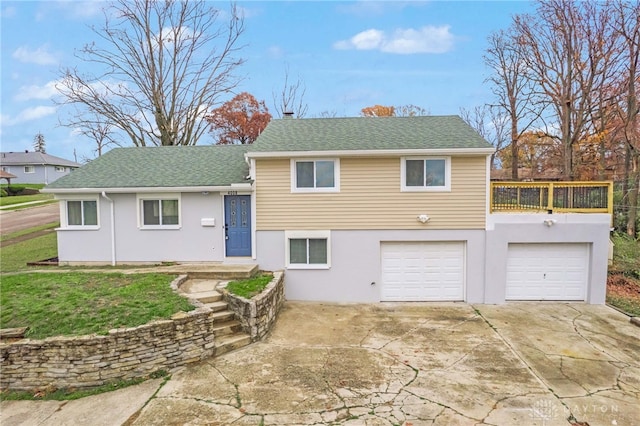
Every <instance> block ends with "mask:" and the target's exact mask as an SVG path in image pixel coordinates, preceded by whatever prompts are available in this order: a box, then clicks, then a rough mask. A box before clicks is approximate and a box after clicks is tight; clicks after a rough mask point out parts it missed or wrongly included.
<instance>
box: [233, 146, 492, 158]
mask: <svg viewBox="0 0 640 426" xmlns="http://www.w3.org/2000/svg"><path fill="white" fill-rule="evenodd" d="M495 151H496V149H495V148H493V147H491V148H419V149H370V150H327V151H249V152H247V153H245V157H247V158H301V157H389V156H398V157H406V156H411V155H422V156H429V155H446V156H451V157H454V156H457V155H465V156H466V155H491V154H492V153H494V152H495Z"/></svg>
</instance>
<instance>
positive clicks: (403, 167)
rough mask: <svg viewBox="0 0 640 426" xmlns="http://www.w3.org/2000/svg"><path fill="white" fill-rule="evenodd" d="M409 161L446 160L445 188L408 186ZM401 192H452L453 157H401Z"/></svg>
mask: <svg viewBox="0 0 640 426" xmlns="http://www.w3.org/2000/svg"><path fill="white" fill-rule="evenodd" d="M407 160H422V161H423V162H424V161H425V160H444V185H443V186H407V185H406V176H407V170H406V161H407ZM400 191H401V192H451V157H432V156H420V157H400Z"/></svg>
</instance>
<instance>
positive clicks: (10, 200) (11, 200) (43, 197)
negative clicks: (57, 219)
mask: <svg viewBox="0 0 640 426" xmlns="http://www.w3.org/2000/svg"><path fill="white" fill-rule="evenodd" d="M47 200H53V194H35V195H16V196H14V197H0V206H10V205H13V204H20V203H28V202H30V201H47Z"/></svg>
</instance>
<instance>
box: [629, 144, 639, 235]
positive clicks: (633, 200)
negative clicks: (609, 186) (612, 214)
mask: <svg viewBox="0 0 640 426" xmlns="http://www.w3.org/2000/svg"><path fill="white" fill-rule="evenodd" d="M639 160H640V156H639V155H638V154H637V153H635V152H634V154H633V158H632V159H631V163H632V171H631V173H630V182H629V184H630V188H629V193H628V196H627V202H628V205H629V213H628V216H627V235H629V236H631V237H633V238H637V236H636V232H637V229H636V218H637V217H638V192H639V190H640V170H638V162H639Z"/></svg>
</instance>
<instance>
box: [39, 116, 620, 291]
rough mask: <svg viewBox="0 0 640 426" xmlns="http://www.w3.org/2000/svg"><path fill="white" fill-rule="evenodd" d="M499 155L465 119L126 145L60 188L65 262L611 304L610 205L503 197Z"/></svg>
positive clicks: (317, 285) (352, 122)
mask: <svg viewBox="0 0 640 426" xmlns="http://www.w3.org/2000/svg"><path fill="white" fill-rule="evenodd" d="M493 151H494V149H493V147H492V146H491V145H490V144H488V143H487V142H486V141H485V140H484V139H483V138H482V137H480V136H479V135H478V134H477V133H476V132H475V131H474V130H473V129H472V128H470V127H469V126H468V125H467V124H466V123H464V121H463V120H462V119H460V118H459V117H457V116H427V117H377V118H332V119H293V118H289V119H286V118H285V119H282V120H273V121H272V122H271V123H270V124H269V125H268V126H267V128H266V129H265V130H264V131H263V133H262V134H261V135H260V137H259V138H258V140H257V141H256V143H255V144H253V145H251V146H197V147H157V148H118V149H114V150H112V151H110V152H109V153H107V154H106V155H103V156H102V157H100V158H99V159H97V160H95V161H93V162H91V163H90V164H88V165H86V166H84V167H82V168H81V169H79V170H78V171H76V172H74V173H73V174H72V175H70V176H68V177H66V178H64V179H60V180H58V181H57V182H55V183H53V184H51V185H49V187H47V189H46V190H47V191H48V192H53V193H54V194H55V195H56V197H57V198H58V199H60V200H61V203H60V208H61V227H60V229H59V230H58V250H59V256H58V257H59V259H60V262H62V263H68V264H104V263H111V264H128V263H158V262H161V261H175V262H212V263H231V264H233V263H257V264H258V265H259V266H260V268H261V269H264V270H279V269H284V270H285V271H286V272H285V276H286V279H285V282H286V296H287V298H288V299H290V300H316V301H332V302H377V301H467V302H472V303H502V302H504V301H505V300H581V301H587V302H589V303H604V297H605V281H606V270H607V253H608V247H609V246H608V242H609V226H610V215H609V214H608V213H607V211H608V210H607V208H608V206H607V205H605V206H604V208H600V210H596V211H603V212H604V213H594V214H579V213H570V212H569V211H570V209H564V210H563V209H562V208H560V209H559V210H558V212H556V211H554V209H555V207H554V205H558V204H557V203H556V202H555V201H554V200H553V198H554V197H555V196H556V192H557V191H556V192H554V191H555V190H553V188H552V190H551V198H549V197H548V194H549V192H548V191H549V189H548V188H547V187H545V186H544V185H543V184H538V186H536V187H533V188H526V189H522V188H519V187H518V186H517V184H513V185H512V186H509V187H495V188H494V187H493V186H492V185H491V184H490V181H489V158H490V155H491V153H493ZM141 165H144V166H141ZM605 186H606V184H605ZM598 188H600V187H598ZM607 188H609V187H607ZM609 189H610V188H609ZM545 191H547V192H545ZM571 191H572V194H573V189H572V190H571ZM598 191H600V189H598ZM578 192H579V191H578ZM535 194H537V199H538V201H540V200H542V199H543V198H544V200H543V201H545V203H544V205H540V206H538V204H536V206H538V208H537V210H536V211H535V213H513V212H512V211H511V210H514V209H516V208H519V207H522V206H527V207H531V206H532V205H533V204H535V203H532V202H527V203H522V202H521V201H522V200H523V199H524V198H526V197H529V198H532V197H533V198H535V197H536V195H535ZM589 194H590V195H589V196H590V197H591V198H593V196H592V191H590V192H589ZM599 194H600V198H602V193H601V191H600V192H599ZM571 197H573V198H575V197H574V196H573V195H571ZM573 198H572V200H573ZM578 198H580V197H578ZM548 199H550V200H551V201H552V205H551V207H549V205H548V204H546V201H547V200H548ZM604 199H605V200H604V202H605V203H606V202H609V198H608V193H607V191H606V190H605V195H604ZM577 201H580V200H577ZM600 201H602V200H600ZM494 203H495V205H494ZM554 203H555V204H554ZM494 207H496V208H494ZM599 207H602V206H599ZM500 209H502V210H500ZM504 211H506V212H504ZM517 211H520V210H519V209H517ZM580 211H584V209H581V210H580Z"/></svg>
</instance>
